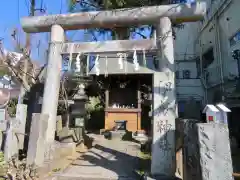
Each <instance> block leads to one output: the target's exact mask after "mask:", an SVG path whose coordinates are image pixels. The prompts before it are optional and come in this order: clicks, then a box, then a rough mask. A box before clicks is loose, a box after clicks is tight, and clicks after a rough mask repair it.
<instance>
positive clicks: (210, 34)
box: [195, 0, 240, 102]
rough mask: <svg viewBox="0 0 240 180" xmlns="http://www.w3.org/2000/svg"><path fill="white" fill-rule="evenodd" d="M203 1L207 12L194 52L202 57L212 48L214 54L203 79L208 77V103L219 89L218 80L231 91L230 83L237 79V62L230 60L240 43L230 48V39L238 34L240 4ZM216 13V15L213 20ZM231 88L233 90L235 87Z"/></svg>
mask: <svg viewBox="0 0 240 180" xmlns="http://www.w3.org/2000/svg"><path fill="white" fill-rule="evenodd" d="M205 1H207V3H208V10H207V11H208V12H207V15H206V17H205V20H204V21H203V22H200V23H199V28H198V35H197V36H196V44H195V45H196V51H195V52H196V53H197V54H198V55H199V56H201V55H203V54H204V53H205V52H206V51H207V50H208V49H209V48H211V47H212V48H213V50H214V61H213V62H212V63H211V64H209V66H208V67H207V68H206V69H205V73H204V74H203V76H204V77H205V76H206V75H207V74H208V76H209V77H208V79H207V80H206V79H205V80H206V83H207V85H208V87H209V88H210V89H208V97H207V98H208V100H209V102H211V101H212V98H213V96H214V94H215V92H216V90H219V88H220V86H219V84H220V82H221V79H223V81H224V86H223V87H225V86H227V88H230V87H229V81H231V80H234V79H235V78H236V77H237V76H238V69H237V62H236V60H234V59H233V58H232V56H231V52H232V51H233V50H235V49H239V48H240V41H238V42H237V43H236V44H234V45H231V43H230V39H231V38H232V37H233V36H234V35H236V33H237V32H238V31H240V16H239V15H238V14H239V7H240V1H238V0H214V1H213V0H205ZM217 11H218V13H217V15H216V16H214V13H215V12H217ZM239 34H240V33H239ZM200 45H201V46H200ZM221 67H222V69H221ZM221 71H222V75H221ZM230 84H231V85H232V86H234V83H230Z"/></svg>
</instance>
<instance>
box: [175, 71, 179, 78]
mask: <svg viewBox="0 0 240 180" xmlns="http://www.w3.org/2000/svg"><path fill="white" fill-rule="evenodd" d="M175 77H176V79H179V71H176V72H175Z"/></svg>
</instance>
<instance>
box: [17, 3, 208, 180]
mask: <svg viewBox="0 0 240 180" xmlns="http://www.w3.org/2000/svg"><path fill="white" fill-rule="evenodd" d="M205 12H206V3H205V2H198V3H195V4H194V5H191V4H172V5H163V6H150V7H141V8H127V9H118V10H113V11H99V12H97V11H95V12H82V13H73V14H60V15H49V16H39V17H37V16H34V17H25V18H22V20H21V24H22V27H23V29H24V31H25V32H28V33H37V32H49V31H51V36H52V37H54V38H53V39H51V43H52V44H51V45H50V51H49V58H48V69H47V80H46V81H45V90H44V97H43V107H42V112H43V113H45V114H48V115H49V117H50V118H49V127H48V134H47V136H51V137H48V138H47V140H48V141H49V142H51V141H53V139H54V136H53V134H54V132H55V126H54V124H56V112H57V111H56V110H57V105H58V104H57V99H58V94H59V84H60V79H59V76H60V69H61V68H60V67H59V68H57V67H58V66H60V63H61V59H62V58H61V55H60V51H61V50H60V49H59V46H58V48H57V50H56V49H55V48H54V46H53V43H54V42H55V41H56V43H57V44H59V43H60V42H63V38H62V37H63V36H62V35H63V29H64V30H76V29H87V28H106V27H107V28H113V27H126V26H134V25H136V26H137V25H141V24H144V25H146V24H155V25H157V38H156V39H157V42H155V41H154V40H145V41H146V43H145V41H141V42H140V43H139V41H135V42H133V40H125V41H109V42H103V43H102V44H100V43H99V42H96V43H95V44H94V43H82V44H78V46H77V47H75V48H73V51H74V49H75V51H74V53H78V52H77V50H78V51H80V52H82V53H87V52H90V53H91V52H95V53H98V52H99V53H101V52H115V51H119V52H120V51H133V50H142V48H144V49H145V50H151V49H154V48H153V46H155V47H156V48H157V54H158V58H159V70H158V71H156V72H155V73H154V75H153V98H154V100H153V146H152V165H151V172H152V174H158V175H164V176H168V177H170V176H174V174H175V118H176V117H177V110H176V109H177V108H176V91H175V65H174V49H173V38H172V28H171V20H174V21H177V22H193V21H198V20H202V19H203V16H204V15H205ZM56 34H57V35H56ZM149 41H150V42H149ZM152 42H153V45H151V43H152ZM108 43H109V45H110V44H111V46H107V44H108ZM96 44H97V45H96ZM134 44H135V45H134ZM144 45H145V46H147V47H144ZM63 47H64V45H63ZM63 47H62V48H61V49H62V51H64V52H68V53H70V52H73V51H72V50H71V51H70V50H69V49H68V48H65V47H64V48H63ZM93 47H94V48H93ZM64 49H65V50H64ZM66 49H67V50H66ZM76 49H77V50H76ZM55 76H58V77H55Z"/></svg>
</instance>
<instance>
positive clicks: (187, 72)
mask: <svg viewBox="0 0 240 180" xmlns="http://www.w3.org/2000/svg"><path fill="white" fill-rule="evenodd" d="M183 79H190V71H189V70H183Z"/></svg>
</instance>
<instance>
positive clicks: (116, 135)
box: [110, 131, 126, 140]
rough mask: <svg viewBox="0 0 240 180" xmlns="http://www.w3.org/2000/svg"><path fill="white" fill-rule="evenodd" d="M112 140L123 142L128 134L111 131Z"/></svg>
mask: <svg viewBox="0 0 240 180" xmlns="http://www.w3.org/2000/svg"><path fill="white" fill-rule="evenodd" d="M110 132H111V139H112V140H115V139H117V140H122V138H123V136H124V135H125V134H126V131H110Z"/></svg>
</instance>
